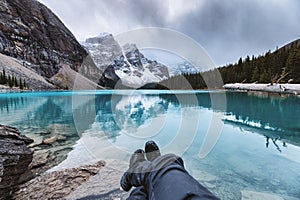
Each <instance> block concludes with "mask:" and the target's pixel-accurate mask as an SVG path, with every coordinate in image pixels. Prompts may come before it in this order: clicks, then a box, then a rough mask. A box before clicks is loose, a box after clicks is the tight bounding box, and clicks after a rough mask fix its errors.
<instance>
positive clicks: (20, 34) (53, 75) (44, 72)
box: [0, 0, 102, 89]
mask: <svg viewBox="0 0 300 200" xmlns="http://www.w3.org/2000/svg"><path fill="white" fill-rule="evenodd" d="M0 53H2V54H4V55H7V56H10V57H12V58H16V59H18V60H19V62H20V63H21V65H22V66H23V67H24V68H27V69H28V70H30V71H32V72H34V73H36V74H37V75H39V76H42V77H43V78H44V79H45V80H46V81H47V82H48V83H49V84H50V85H52V86H49V87H48V88H47V87H46V88H45V87H43V89H53V88H69V89H72V88H73V85H74V82H70V81H67V82H65V81H64V80H66V79H67V78H68V77H64V73H61V71H62V69H66V68H69V69H70V70H72V71H73V72H74V73H73V72H72V73H70V74H69V75H72V76H76V77H77V78H76V77H71V78H70V80H77V79H80V80H81V79H84V78H83V77H86V78H88V79H90V80H91V81H93V82H95V83H97V82H98V79H99V78H100V76H101V73H102V72H101V71H100V70H98V68H97V67H96V66H95V65H94V63H93V62H92V61H91V59H89V58H88V53H87V51H86V50H85V49H84V48H83V47H82V46H81V45H80V44H79V42H78V41H77V40H76V38H75V37H74V35H73V34H72V33H71V31H69V30H68V29H67V27H66V26H65V25H64V24H63V23H62V21H61V20H60V19H59V18H58V17H57V16H56V15H55V14H54V13H53V12H52V11H51V10H50V9H49V8H47V7H46V6H45V5H43V4H42V3H40V2H38V1H36V0H5V1H4V0H1V1H0ZM7 68H8V67H7V66H4V65H3V66H2V67H1V68H0V69H1V70H2V69H4V70H5V69H6V70H8V69H7ZM8 71H9V70H8ZM9 73H13V72H12V71H9ZM95 74H96V75H97V77H95ZM18 76H19V77H20V75H18ZM19 77H17V78H19ZM58 79H59V80H58ZM27 81H29V80H27ZM30 86H31V89H38V86H36V85H33V84H31V85H30ZM99 88H100V87H99ZM86 89H89V88H86Z"/></svg>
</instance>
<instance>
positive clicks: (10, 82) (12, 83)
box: [7, 75, 14, 88]
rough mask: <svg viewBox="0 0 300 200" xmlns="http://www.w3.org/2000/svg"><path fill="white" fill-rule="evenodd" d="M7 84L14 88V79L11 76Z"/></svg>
mask: <svg viewBox="0 0 300 200" xmlns="http://www.w3.org/2000/svg"><path fill="white" fill-rule="evenodd" d="M7 82H8V86H9V87H10V88H12V87H13V86H14V82H13V80H12V77H11V76H10V75H9V76H8V80H7Z"/></svg>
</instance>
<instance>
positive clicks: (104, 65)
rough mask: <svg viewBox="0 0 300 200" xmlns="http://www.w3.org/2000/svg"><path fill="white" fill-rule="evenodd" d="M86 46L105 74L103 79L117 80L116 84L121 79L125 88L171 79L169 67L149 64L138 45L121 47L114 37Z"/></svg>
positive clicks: (108, 36) (100, 38)
mask: <svg viewBox="0 0 300 200" xmlns="http://www.w3.org/2000/svg"><path fill="white" fill-rule="evenodd" d="M83 45H84V46H85V47H86V48H87V49H88V50H89V52H90V54H91V56H92V58H93V60H94V62H95V63H96V65H97V67H98V68H100V69H101V70H102V71H103V73H104V74H103V76H102V77H103V78H105V77H117V78H116V80H114V81H118V80H119V79H121V81H122V84H123V85H125V86H128V87H132V88H138V87H141V86H143V85H145V84H147V83H150V82H159V81H161V80H163V79H166V78H169V71H168V67H166V66H165V65H163V64H160V63H158V62H157V61H152V60H148V59H147V58H146V57H145V56H144V55H143V54H142V53H141V52H140V51H139V49H138V47H137V46H136V45H135V44H129V43H128V44H125V45H124V46H122V47H121V46H120V45H119V44H118V42H117V41H116V40H115V39H114V37H113V36H112V35H111V34H101V36H100V37H95V38H89V39H87V40H86V41H85V42H84V43H83ZM112 69H113V70H112ZM107 73H110V74H107ZM111 73H114V74H111ZM100 83H105V80H100Z"/></svg>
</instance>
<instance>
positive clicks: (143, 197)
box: [127, 186, 148, 200]
mask: <svg viewBox="0 0 300 200" xmlns="http://www.w3.org/2000/svg"><path fill="white" fill-rule="evenodd" d="M147 199H148V194H147V191H146V190H145V188H144V187H143V186H140V187H137V188H134V189H133V190H132V192H131V193H130V195H129V197H128V198H127V200H147Z"/></svg>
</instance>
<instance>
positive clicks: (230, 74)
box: [159, 40, 300, 89]
mask: <svg viewBox="0 0 300 200" xmlns="http://www.w3.org/2000/svg"><path fill="white" fill-rule="evenodd" d="M216 70H218V71H219V73H220V75H221V77H222V80H223V83H224V84H226V83H242V82H247V83H254V82H258V83H288V82H289V83H300V40H297V41H294V42H292V43H290V44H288V45H286V46H284V47H282V48H280V49H276V50H275V51H274V52H271V51H270V50H269V51H268V52H266V53H265V54H264V55H260V56H258V57H255V56H252V57H251V58H250V56H247V57H246V58H245V59H242V58H240V59H239V60H238V62H237V63H235V64H229V65H227V66H223V67H219V68H216V69H212V70H210V71H206V72H202V73H197V74H183V75H177V76H173V77H170V78H169V79H167V80H164V81H162V82H160V83H159V85H163V86H165V87H168V88H170V89H187V88H186V85H187V84H186V83H187V82H188V83H189V84H190V86H189V88H190V87H192V88H193V89H203V88H206V87H207V86H210V87H222V85H223V83H222V81H221V80H219V79H220V78H218V76H217V74H218V72H216ZM206 83H208V84H206Z"/></svg>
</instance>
